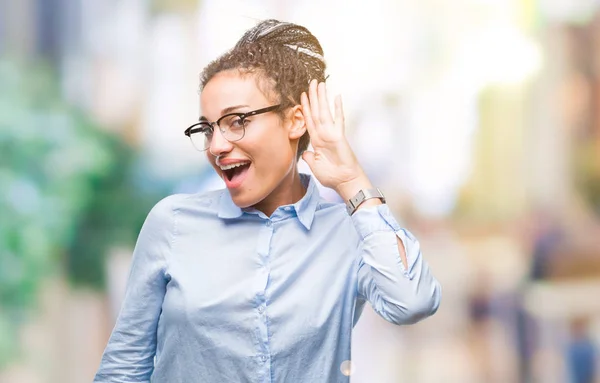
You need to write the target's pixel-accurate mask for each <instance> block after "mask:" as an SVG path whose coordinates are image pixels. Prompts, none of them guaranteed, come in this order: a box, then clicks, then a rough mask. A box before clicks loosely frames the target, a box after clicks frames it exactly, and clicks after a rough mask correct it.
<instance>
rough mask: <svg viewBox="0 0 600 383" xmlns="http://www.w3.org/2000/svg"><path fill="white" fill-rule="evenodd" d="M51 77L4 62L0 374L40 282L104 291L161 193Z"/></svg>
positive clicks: (0, 95)
mask: <svg viewBox="0 0 600 383" xmlns="http://www.w3.org/2000/svg"><path fill="white" fill-rule="evenodd" d="M56 78H57V76H56V75H55V74H54V72H53V70H52V69H51V68H49V67H45V66H44V65H42V64H40V63H36V64H28V63H24V62H14V61H7V60H0V369H1V368H2V366H3V365H4V364H5V363H6V362H7V361H8V360H9V359H10V358H11V357H12V356H13V355H14V354H15V349H16V347H17V344H16V334H17V331H16V329H17V328H18V325H19V324H20V323H22V322H23V321H24V320H25V319H26V317H27V313H28V311H29V310H30V309H31V308H32V307H34V305H35V297H36V294H37V292H38V289H39V287H40V285H41V283H42V281H43V280H44V278H46V277H47V276H49V275H51V274H64V275H66V276H68V279H69V280H70V281H71V283H72V284H74V285H76V286H86V287H90V288H94V289H99V290H101V289H102V288H103V287H104V275H105V274H104V270H105V268H104V260H105V258H106V255H107V253H108V251H109V250H110V248H111V247H113V246H122V245H124V246H133V244H134V242H135V238H136V236H137V233H138V231H139V229H140V227H141V225H142V223H143V220H144V218H145V216H146V214H147V213H148V211H149V210H150V208H151V206H152V204H153V203H155V202H156V201H157V200H158V199H159V198H160V195H161V194H162V193H161V192H160V191H159V190H158V189H159V188H158V187H154V188H153V187H151V186H150V187H149V186H148V185H152V184H151V183H148V182H146V183H145V184H144V182H143V180H144V179H143V176H144V169H143V167H141V166H139V164H140V163H141V162H140V161H139V159H138V157H137V155H136V152H135V151H134V150H133V149H132V148H131V147H129V146H127V145H126V144H125V143H124V142H122V140H120V139H118V137H116V136H114V135H112V134H110V133H108V132H106V131H103V130H101V129H99V128H98V126H96V125H95V124H94V123H93V122H92V121H90V119H89V118H87V117H86V116H85V114H84V113H82V112H81V111H79V110H77V109H76V108H74V107H72V106H70V105H68V104H67V103H65V101H64V100H63V99H62V98H61V95H60V91H59V87H58V83H57V81H56ZM143 185H146V186H145V187H142V186H143Z"/></svg>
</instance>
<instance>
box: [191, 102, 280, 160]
mask: <svg viewBox="0 0 600 383" xmlns="http://www.w3.org/2000/svg"><path fill="white" fill-rule="evenodd" d="M282 106H283V104H277V105H271V106H267V107H266V108H261V109H256V110H253V111H251V112H246V113H227V114H224V115H222V116H221V117H219V119H218V120H217V121H213V122H209V121H199V122H196V123H195V124H194V125H192V126H190V127H189V128H187V129H186V130H185V131H184V132H183V133H184V134H185V135H186V136H188V137H189V138H190V140H191V139H192V134H194V133H198V132H202V131H203V129H206V128H207V126H208V127H210V129H212V131H211V133H213V132H214V130H215V125H217V126H218V127H219V130H220V131H221V134H222V135H223V137H224V138H225V139H226V140H227V141H229V142H237V141H239V140H241V139H242V138H244V136H245V135H246V127H245V126H244V128H243V129H244V130H243V132H242V136H241V137H240V138H238V139H236V140H230V139H228V138H227V137H225V132H224V131H223V129H221V126H220V125H219V123H220V122H221V121H223V119H225V118H227V117H231V116H237V117H238V118H239V119H240V120H242V123H243V122H244V120H245V119H246V118H248V117H252V116H256V115H258V114H263V113H268V112H272V111H275V110H277V109H279V108H281V107H282ZM192 144H193V142H192ZM194 147H196V146H195V145H194ZM196 149H198V148H196ZM206 149H208V147H207V148H204V149H202V150H201V151H204V150H206ZM198 150H200V149H198Z"/></svg>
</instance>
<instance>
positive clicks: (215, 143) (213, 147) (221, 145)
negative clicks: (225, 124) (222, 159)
mask: <svg viewBox="0 0 600 383" xmlns="http://www.w3.org/2000/svg"><path fill="white" fill-rule="evenodd" d="M215 125H216V124H215ZM232 148H233V145H232V144H231V142H229V141H227V140H226V139H225V137H223V133H221V129H219V127H218V126H217V127H216V129H214V132H213V135H212V139H211V140H210V146H209V147H208V151H209V152H210V154H212V155H213V156H215V157H218V156H220V155H223V154H224V153H228V152H230V151H231V149H232Z"/></svg>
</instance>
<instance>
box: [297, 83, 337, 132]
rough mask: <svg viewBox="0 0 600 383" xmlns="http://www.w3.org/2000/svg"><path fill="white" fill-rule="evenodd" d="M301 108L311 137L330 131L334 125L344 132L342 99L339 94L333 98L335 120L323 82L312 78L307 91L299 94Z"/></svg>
mask: <svg viewBox="0 0 600 383" xmlns="http://www.w3.org/2000/svg"><path fill="white" fill-rule="evenodd" d="M300 102H301V104H302V110H303V111H304V117H305V121H306V126H307V129H308V134H310V135H311V137H312V138H316V137H315V135H316V134H320V133H323V134H325V133H326V131H331V129H332V128H333V127H334V126H335V128H337V129H335V130H338V131H341V132H344V110H343V106H342V99H341V97H340V96H337V97H336V98H335V120H334V118H333V116H332V114H331V108H330V107H329V99H328V96H327V87H326V85H325V83H324V82H321V83H319V82H318V81H317V80H312V81H311V82H310V84H309V87H308V92H307V93H302V95H301V96H300Z"/></svg>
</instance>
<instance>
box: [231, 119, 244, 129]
mask: <svg viewBox="0 0 600 383" xmlns="http://www.w3.org/2000/svg"><path fill="white" fill-rule="evenodd" d="M245 124H246V119H245V118H242V117H235V118H234V119H233V120H232V121H231V125H230V126H231V127H232V128H233V129H240V128H243V127H244V125H245Z"/></svg>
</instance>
